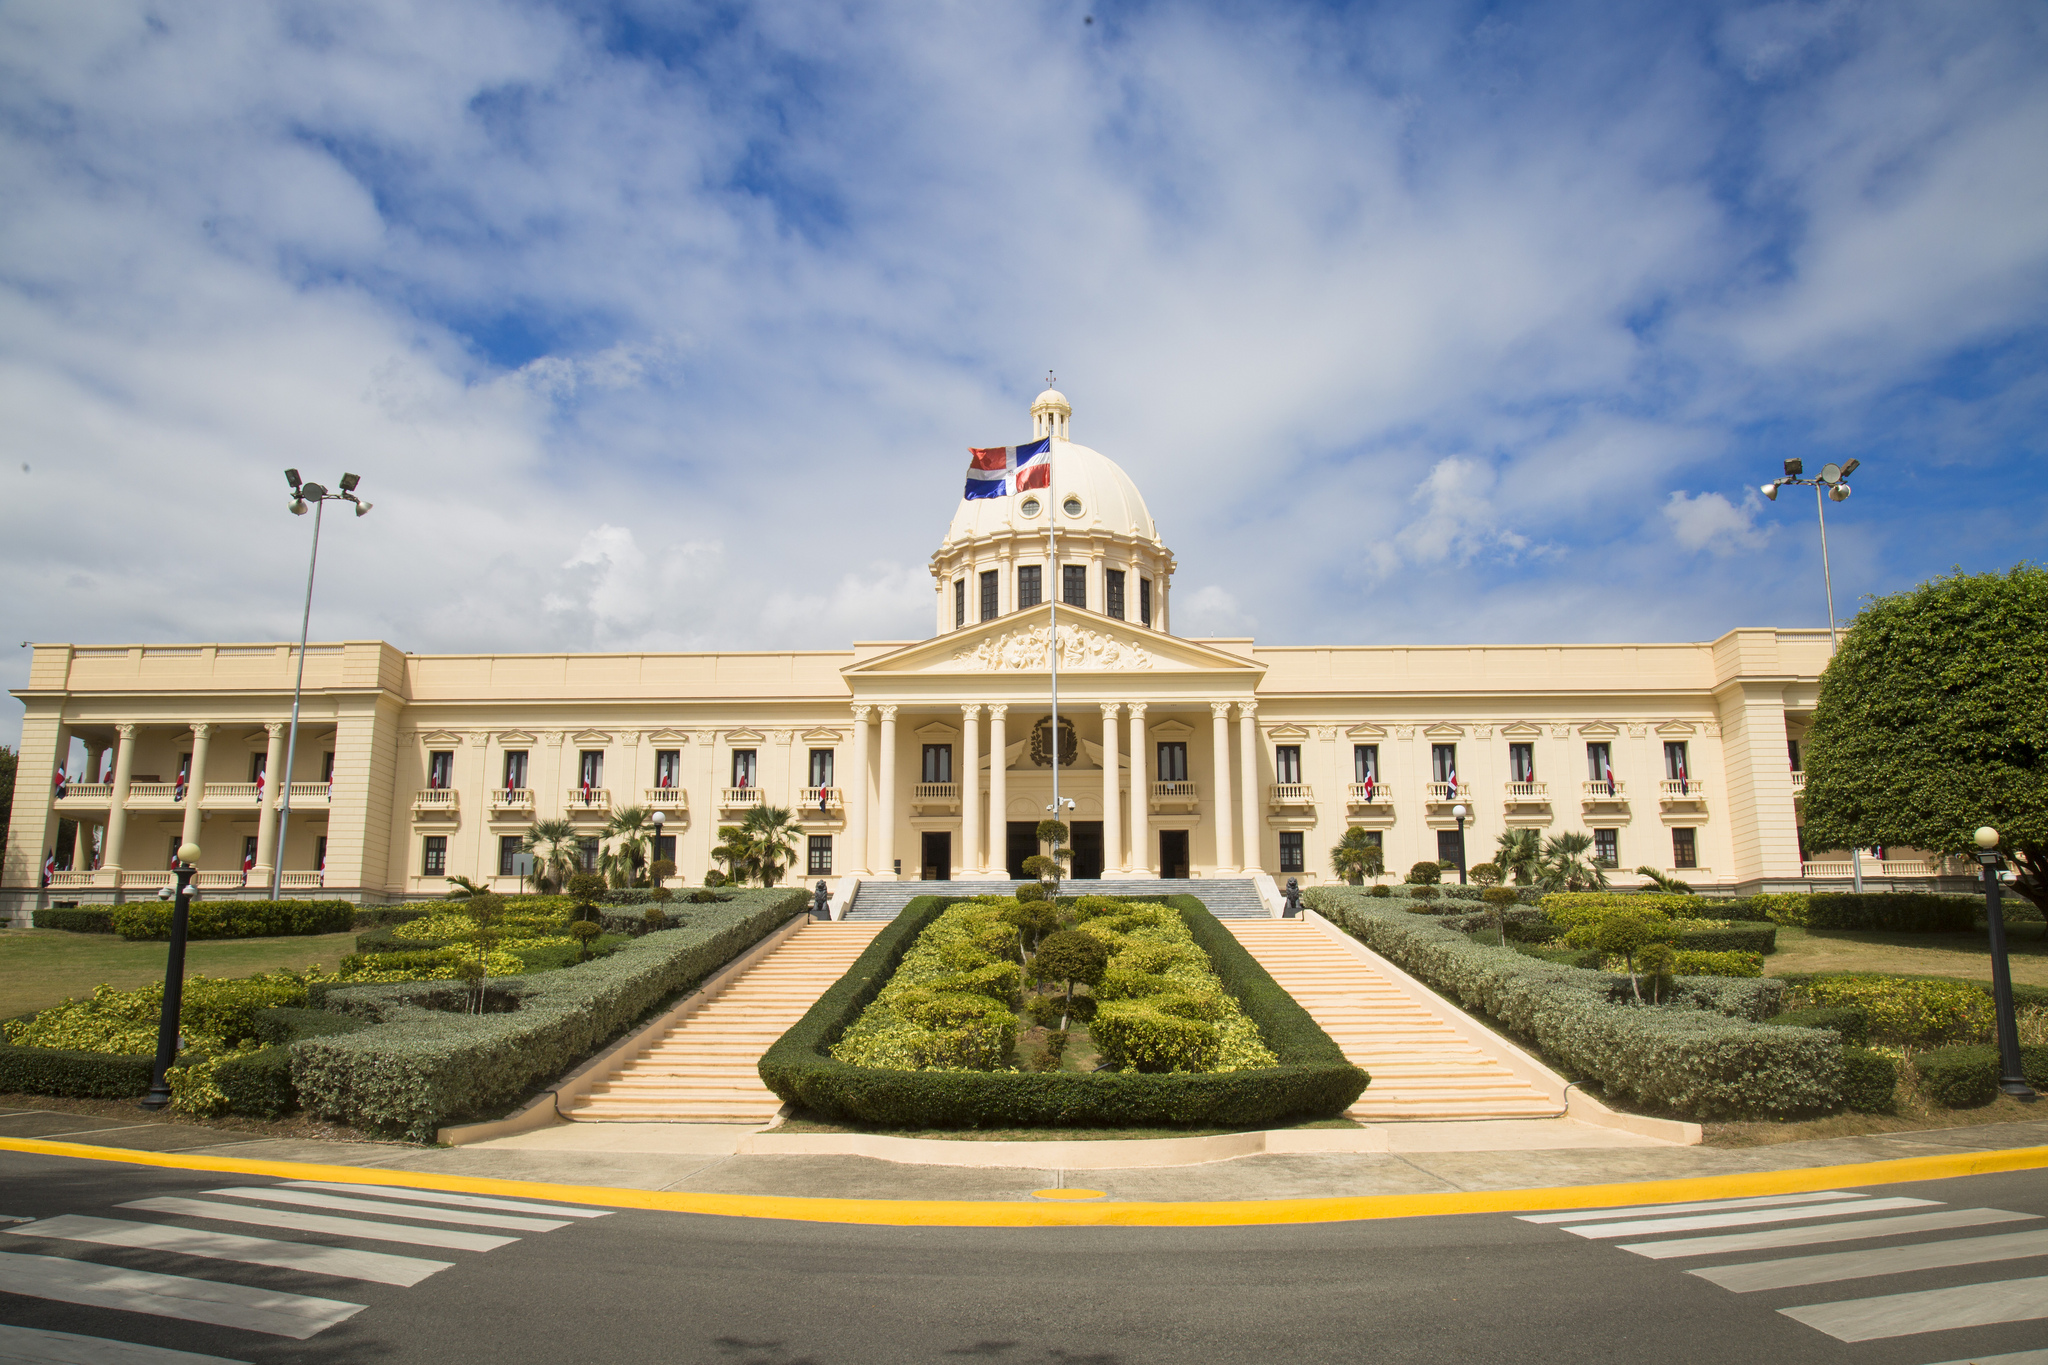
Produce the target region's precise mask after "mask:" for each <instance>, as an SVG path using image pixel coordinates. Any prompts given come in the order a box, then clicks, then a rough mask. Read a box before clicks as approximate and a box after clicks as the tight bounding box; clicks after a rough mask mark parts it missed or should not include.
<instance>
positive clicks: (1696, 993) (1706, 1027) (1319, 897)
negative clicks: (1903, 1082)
mask: <svg viewBox="0 0 2048 1365" xmlns="http://www.w3.org/2000/svg"><path fill="white" fill-rule="evenodd" d="M1304 898H1305V899H1306V900H1307V901H1308V902H1309V904H1310V905H1311V906H1312V907H1313V908H1314V909H1316V910H1317V911H1318V912H1320V913H1322V914H1324V915H1326V916H1328V917H1329V918H1330V919H1331V920H1333V921H1334V922H1336V923H1337V924H1339V925H1341V926H1342V927H1343V928H1344V929H1345V930H1346V931H1348V932H1349V933H1351V934H1352V935H1353V936H1354V937H1356V938H1358V939H1359V940H1361V941H1362V942H1364V943H1365V944H1366V945H1367V946H1368V947H1370V948H1372V949H1373V951H1375V952H1377V953H1379V954H1380V955H1381V956H1383V957H1386V958H1387V959H1389V960H1390V961H1392V962H1393V963H1394V964H1395V965H1396V966H1398V967H1400V968H1401V969H1403V970H1404V971H1407V972H1409V973H1411V974H1413V975H1414V976H1416V977H1418V978H1420V979H1421V980H1422V981H1423V982H1424V983H1425V984H1426V985H1428V986H1430V987H1431V988H1432V989H1434V990H1437V991H1440V992H1442V993H1443V994H1444V995H1447V996H1449V997H1450V998H1451V999H1452V1000H1453V1001H1454V1002H1456V1003H1458V1004H1460V1005H1463V1006H1464V1007H1465V1008H1467V1009H1469V1010H1472V1011H1475V1012H1476V1013H1479V1014H1482V1015H1486V1016H1488V1017H1490V1018H1492V1019H1495V1020H1498V1021H1499V1022H1500V1023H1501V1024H1502V1025H1504V1026H1505V1027H1506V1028H1507V1029H1508V1030H1509V1031H1510V1032H1512V1033H1514V1034H1516V1035H1518V1036H1520V1037H1522V1038H1525V1039H1528V1040H1530V1041H1532V1042H1533V1043H1534V1044H1535V1045H1536V1047H1537V1048H1538V1049H1540V1050H1541V1051H1542V1053H1543V1055H1544V1056H1546V1057H1548V1058H1549V1059H1551V1060H1552V1061H1553V1062H1554V1063H1556V1064H1557V1065H1559V1066H1562V1067H1564V1068H1565V1069H1567V1070H1569V1071H1571V1072H1573V1073H1576V1074H1577V1075H1579V1076H1582V1077H1585V1078H1586V1079H1588V1080H1590V1081H1593V1082H1594V1083H1596V1084H1598V1085H1599V1086H1600V1088H1601V1089H1602V1090H1603V1091H1604V1092H1605V1093H1606V1094H1608V1095H1611V1096H1615V1097H1617V1098H1632V1099H1633V1100H1635V1101H1636V1102H1638V1103H1640V1104H1642V1105H1645V1106H1647V1107H1650V1108H1653V1109H1659V1110H1664V1111H1666V1112H1670V1113H1675V1114H1678V1115H1681V1116H1683V1117H1685V1118H1690V1119H1697V1120H1707V1119H1725V1118H1747V1117H1779V1116H1786V1115H1794V1114H1806V1113H1815V1112H1824V1111H1827V1110H1831V1109H1838V1108H1841V1107H1843V1106H1844V1105H1845V1104H1848V1103H1849V1102H1851V1100H1852V1099H1855V1100H1861V1099H1862V1098H1863V1097H1864V1095H1865V1094H1867V1093H1868V1091H1869V1090H1870V1089H1871V1088H1872V1087H1871V1086H1870V1085H1869V1083H1868V1081H1867V1079H1866V1078H1863V1077H1862V1075H1861V1069H1860V1068H1859V1069H1858V1070H1857V1071H1855V1072H1853V1073H1852V1071H1851V1069H1850V1066H1849V1064H1848V1063H1846V1062H1845V1061H1844V1058H1843V1049H1842V1042H1841V1039H1840V1038H1839V1037H1837V1036H1836V1035H1835V1034H1833V1033H1831V1032H1827V1031H1825V1030H1820V1029H1806V1028H1785V1027H1781V1026H1775V1025H1770V1024H1766V1023H1763V1022H1762V1021H1763V1020H1765V1019H1767V1018H1769V1017H1770V1016H1771V1015H1774V1014H1776V1013H1778V1011H1779V1009H1780V1007H1781V1006H1782V1005H1783V1003H1784V999H1785V986H1784V984H1783V983H1782V982H1780V981H1776V980H1772V979H1769V978H1739V977H1685V976H1680V977H1677V978H1675V979H1674V980H1673V982H1672V984H1671V986H1670V988H1669V989H1668V990H1667V991H1665V992H1664V995H1663V999H1664V1002H1665V1003H1663V1004H1660V1005H1656V1006H1639V1005H1636V1004H1634V1003H1632V1002H1631V992H1630V990H1629V983H1628V978H1627V977H1625V976H1619V975H1616V974H1613V973H1608V972H1599V971H1592V970H1587V969H1584V968H1577V967H1568V966H1564V965H1562V964H1559V963H1555V962H1548V961H1544V960H1542V959H1539V958H1534V957H1530V956H1528V955H1527V954H1525V953H1521V952H1519V951H1517V950H1515V949H1513V948H1501V947H1490V946H1487V945H1483V944H1478V943H1474V942H1472V941H1471V940H1470V939H1469V938H1467V937H1466V936H1465V935H1463V934H1460V933H1456V932H1454V931H1452V930H1450V929H1447V928H1445V927H1444V926H1443V925H1442V924H1440V923H1438V922H1436V921H1434V920H1432V919H1431V918H1429V917H1426V916H1421V915H1412V914H1409V913H1407V908H1406V906H1405V905H1404V904H1403V902H1402V901H1400V900H1397V899H1393V898H1381V899H1376V898H1373V897H1369V896H1365V895H1360V894H1358V893H1357V892H1355V891H1352V890H1351V889H1349V888H1346V887H1315V888H1312V889H1310V890H1309V891H1308V892H1306V893H1305V895H1304ZM1852 1092H1853V1093H1852Z"/></svg>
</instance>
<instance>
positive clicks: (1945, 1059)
mask: <svg viewBox="0 0 2048 1365" xmlns="http://www.w3.org/2000/svg"><path fill="white" fill-rule="evenodd" d="M1913 1069H1914V1070H1916V1071H1918V1072H1919V1073H1920V1087H1921V1089H1923V1090H1925V1091H1926V1092H1927V1096H1928V1098H1929V1099H1932V1100H1933V1101H1934V1102H1935V1103H1936V1104H1940V1105H1944V1106H1946V1107H1948V1108H1950V1109H1974V1108H1976V1107H1977V1106H1978V1105H1980V1104H1989V1103H1991V1101H1993V1100H1994V1099H1997V1098H1998V1049H1997V1048H1996V1047H1995V1046H1992V1045H1990V1044H1987V1043H1973V1044H1970V1045H1968V1046H1964V1047H1944V1048H1937V1049H1935V1050H1934V1051H1932V1052H1923V1053H1921V1054H1920V1055H1918V1056H1917V1057H1915V1058H1914V1059H1913ZM2020 1074H2021V1075H2023V1076H2025V1077H2026V1078H2027V1084H2028V1085H2031V1086H2032V1087H2034V1089H2036V1090H2048V1047H2043V1046H2041V1045H2040V1044H2038V1043H2022V1044H2020Z"/></svg>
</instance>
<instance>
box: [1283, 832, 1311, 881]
mask: <svg viewBox="0 0 2048 1365" xmlns="http://www.w3.org/2000/svg"><path fill="white" fill-rule="evenodd" d="M1280 870H1281V871H1282V872H1305V871H1307V870H1308V869H1307V868H1306V867H1305V866H1304V865H1303V863H1302V855H1301V831H1300V830H1298V829H1283V830H1281V831H1280Z"/></svg>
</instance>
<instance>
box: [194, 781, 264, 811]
mask: <svg viewBox="0 0 2048 1365" xmlns="http://www.w3.org/2000/svg"><path fill="white" fill-rule="evenodd" d="M261 791H262V786H261V784H260V783H256V782H209V783H207V784H206V804H207V805H209V806H215V805H219V806H253V805H256V804H257V802H258V800H259V799H260V794H261Z"/></svg>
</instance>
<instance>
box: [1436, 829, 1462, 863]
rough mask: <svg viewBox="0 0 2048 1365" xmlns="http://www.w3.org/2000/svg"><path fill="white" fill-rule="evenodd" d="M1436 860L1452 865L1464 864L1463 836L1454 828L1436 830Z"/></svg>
mask: <svg viewBox="0 0 2048 1365" xmlns="http://www.w3.org/2000/svg"><path fill="white" fill-rule="evenodd" d="M1436 860H1437V861H1438V862H1440V863H1449V864H1451V866H1453V867H1463V866H1464V865H1465V836H1464V834H1463V832H1462V831H1459V830H1455V829H1440V830H1438V831H1437V832H1436Z"/></svg>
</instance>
